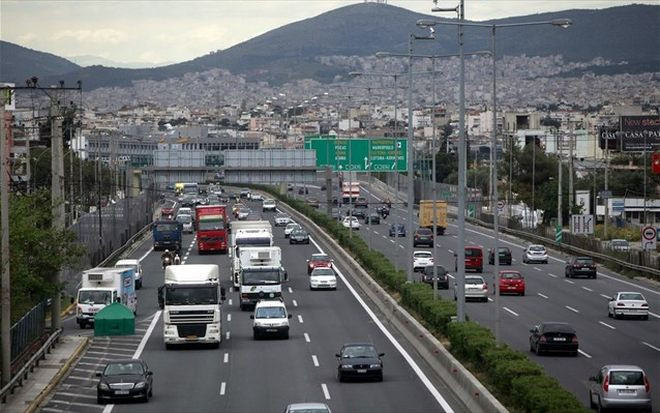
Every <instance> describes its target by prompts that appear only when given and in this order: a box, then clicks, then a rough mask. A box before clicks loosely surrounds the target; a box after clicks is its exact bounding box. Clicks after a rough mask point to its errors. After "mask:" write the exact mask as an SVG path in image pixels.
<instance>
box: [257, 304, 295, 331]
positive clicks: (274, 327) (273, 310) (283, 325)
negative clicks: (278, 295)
mask: <svg viewBox="0 0 660 413" xmlns="http://www.w3.org/2000/svg"><path fill="white" fill-rule="evenodd" d="M250 318H251V319H252V320H254V323H253V324H252V333H253V337H254V339H255V340H259V339H260V338H262V337H264V336H278V337H280V338H283V339H288V338H289V319H290V318H291V314H288V313H287V311H286V306H285V305H284V302H282V301H280V300H261V301H259V302H258V303H257V304H256V305H255V306H254V314H252V315H251V316H250Z"/></svg>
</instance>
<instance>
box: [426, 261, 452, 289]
mask: <svg viewBox="0 0 660 413" xmlns="http://www.w3.org/2000/svg"><path fill="white" fill-rule="evenodd" d="M435 273H436V274H437V277H436V278H437V280H438V288H442V289H445V290H448V289H449V274H447V270H446V269H445V267H443V266H442V265H436V266H435ZM422 282H423V283H425V284H429V285H431V286H433V266H432V265H429V266H427V267H424V269H423V270H422Z"/></svg>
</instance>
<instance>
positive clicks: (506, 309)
mask: <svg viewBox="0 0 660 413" xmlns="http://www.w3.org/2000/svg"><path fill="white" fill-rule="evenodd" d="M502 308H503V309H504V311H508V312H510V313H511V314H513V315H515V316H516V317H518V315H519V314H518V313H516V312H515V311H513V310H510V309H508V308H506V307H502Z"/></svg>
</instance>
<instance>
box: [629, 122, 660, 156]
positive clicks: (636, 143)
mask: <svg viewBox="0 0 660 413" xmlns="http://www.w3.org/2000/svg"><path fill="white" fill-rule="evenodd" d="M620 135H621V136H620V141H621V150H622V151H623V152H643V151H649V152H653V150H654V149H657V148H660V116H657V115H655V116H650V115H648V116H621V132H620Z"/></svg>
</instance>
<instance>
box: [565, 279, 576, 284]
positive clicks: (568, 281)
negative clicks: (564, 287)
mask: <svg viewBox="0 0 660 413" xmlns="http://www.w3.org/2000/svg"><path fill="white" fill-rule="evenodd" d="M564 281H566V282H567V283H569V284H575V281H571V280H564Z"/></svg>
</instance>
